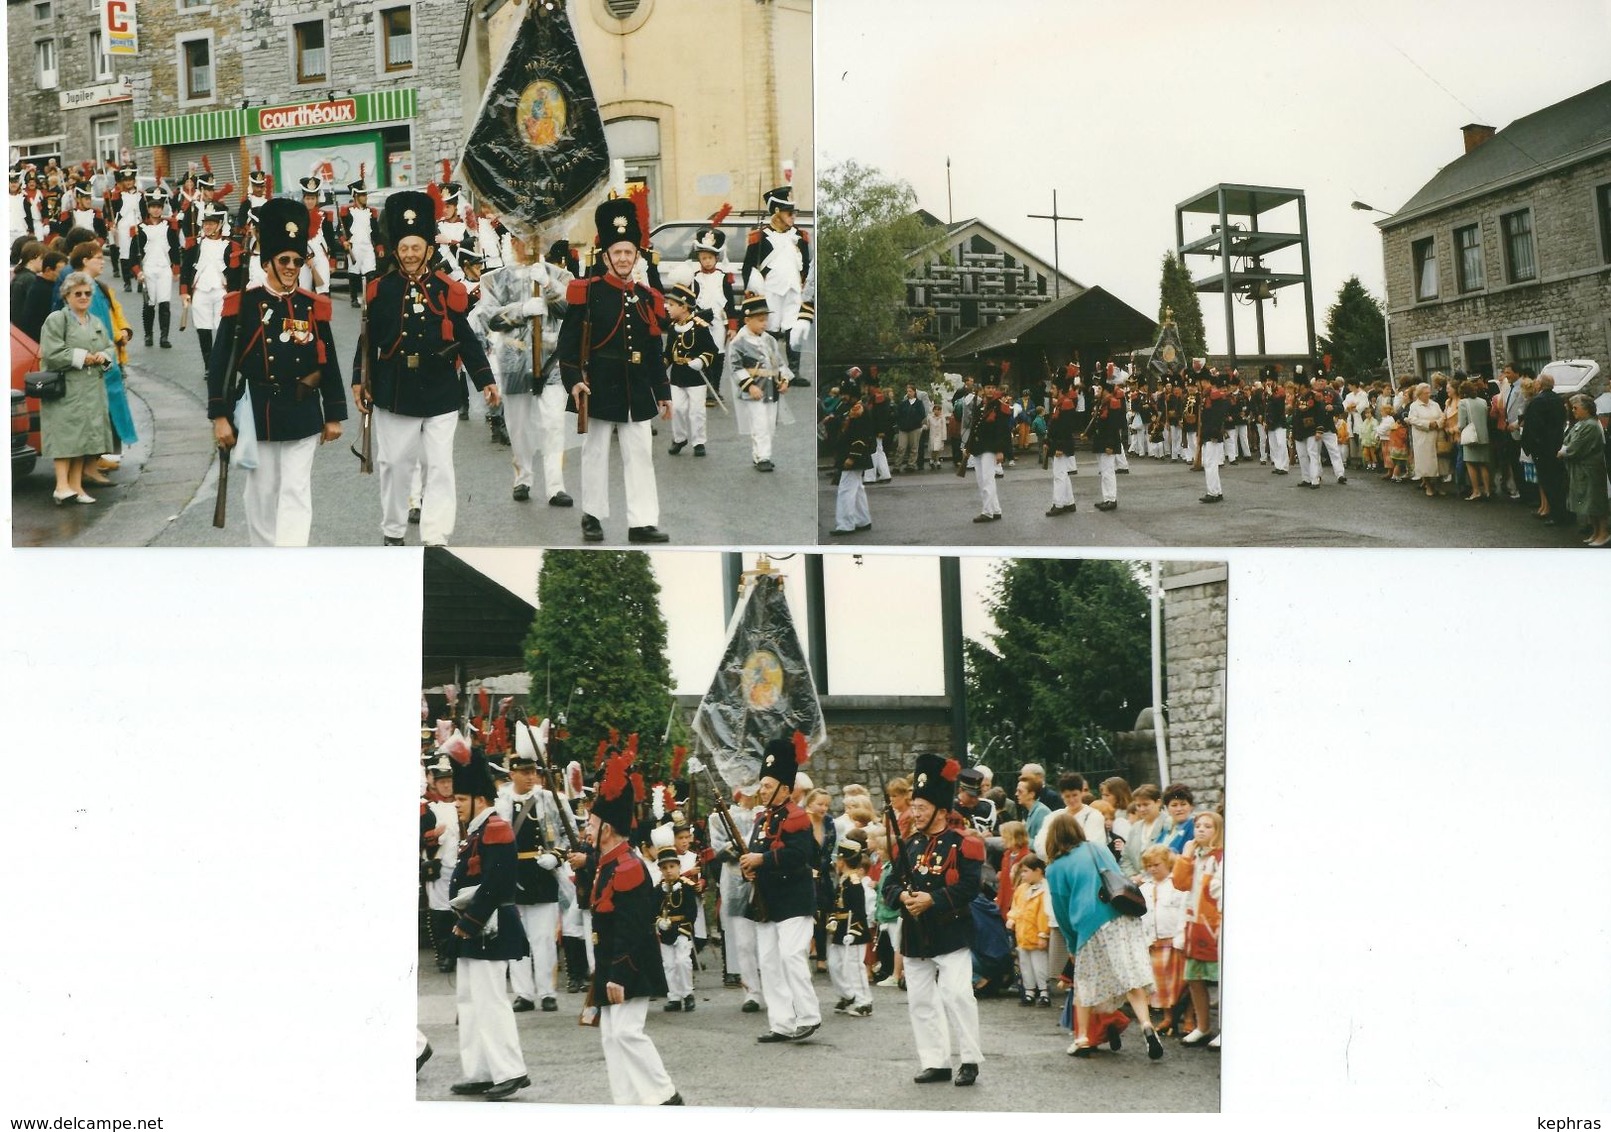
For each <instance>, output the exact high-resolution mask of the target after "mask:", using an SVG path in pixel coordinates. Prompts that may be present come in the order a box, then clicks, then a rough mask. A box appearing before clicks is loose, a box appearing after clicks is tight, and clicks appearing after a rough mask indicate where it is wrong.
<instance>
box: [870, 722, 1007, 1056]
mask: <svg viewBox="0 0 1611 1132" xmlns="http://www.w3.org/2000/svg"><path fill="white" fill-rule="evenodd" d="M961 769H962V768H961V766H960V764H958V762H957V761H956V760H955V759H947V758H945V757H944V756H943V755H936V754H927V753H925V754H920V755H918V756H917V766H916V768H915V769H914V771H913V774H912V805H911V817H912V836H911V837H909V838H907V839H906V840H905V842H903V843H902V845H901V848H900V852H901V860H902V864H901V865H900V867H898V868H896V867H891V868H888V869H885V870H884V881H883V883H884V886H885V888H884V892H885V901H886V903H890V904H894V903H896V902H897V901H898V902H899V905H900V908H901V919H902V929H901V954H902V955H903V956H905V959H906V990H907V999H906V1004H907V1009H908V1010H909V1011H910V1012H911V1016H912V1033H913V1035H914V1036H915V1037H916V1039H917V1059H918V1064H919V1065H921V1066H922V1072H921V1073H919V1074H918V1075H917V1076H916V1077H914V1078H913V1080H914V1081H916V1082H917V1083H918V1084H920V1085H927V1084H930V1083H933V1082H935V1081H950V1080H951V1079H952V1078H951V1068H950V1063H951V1041H952V1037H953V1035H954V1036H955V1038H956V1048H957V1057H958V1061H959V1066H958V1068H957V1072H956V1080H955V1084H957V1085H971V1084H973V1083H974V1081H975V1080H977V1079H978V1076H979V1063H980V1062H981V1061H983V1060H984V1054H983V1052H982V1051H981V1050H980V1048H979V1005H978V1003H977V1002H976V1001H975V999H974V997H973V953H972V945H973V915H972V913H971V911H970V910H969V907H968V905H969V904H970V903H971V902H972V900H973V898H974V897H975V896H976V895H978V892H979V873H980V869H981V867H982V866H983V865H984V859H985V845H984V841H983V839H981V838H980V837H979V835H978V834H976V833H975V832H974V831H973V828H972V826H971V825H970V824H969V823H968V821H967V819H966V818H964V817H963V816H962V815H961V814H958V813H956V812H954V811H953V810H952V808H951V807H952V802H953V799H954V796H955V791H956V780H957V776H958V775H959V774H960V773H961ZM903 882H904V883H903Z"/></svg>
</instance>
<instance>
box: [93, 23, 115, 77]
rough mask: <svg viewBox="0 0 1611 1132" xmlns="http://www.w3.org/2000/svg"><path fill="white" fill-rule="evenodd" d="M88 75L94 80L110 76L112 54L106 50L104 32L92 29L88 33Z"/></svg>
mask: <svg viewBox="0 0 1611 1132" xmlns="http://www.w3.org/2000/svg"><path fill="white" fill-rule="evenodd" d="M89 53H90V75H91V77H92V78H94V79H95V81H96V82H106V81H107V80H108V79H110V78H111V77H112V56H111V55H110V54H109V53H108V52H107V50H106V34H105V33H104V32H100V31H92V32H90V34H89Z"/></svg>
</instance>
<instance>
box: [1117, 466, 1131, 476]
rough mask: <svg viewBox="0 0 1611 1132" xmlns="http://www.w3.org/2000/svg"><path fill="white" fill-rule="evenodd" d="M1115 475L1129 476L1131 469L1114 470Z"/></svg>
mask: <svg viewBox="0 0 1611 1132" xmlns="http://www.w3.org/2000/svg"><path fill="white" fill-rule="evenodd" d="M1113 474H1114V475H1116V476H1127V475H1129V474H1130V469H1129V468H1114V469H1113Z"/></svg>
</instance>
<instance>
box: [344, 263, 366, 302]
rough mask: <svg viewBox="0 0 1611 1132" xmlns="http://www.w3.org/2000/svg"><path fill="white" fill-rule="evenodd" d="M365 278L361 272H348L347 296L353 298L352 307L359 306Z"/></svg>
mask: <svg viewBox="0 0 1611 1132" xmlns="http://www.w3.org/2000/svg"><path fill="white" fill-rule="evenodd" d="M363 287H364V277H363V274H362V273H361V272H357V271H349V272H347V294H348V295H350V296H352V305H353V306H357V305H358V292H359V291H361V290H363Z"/></svg>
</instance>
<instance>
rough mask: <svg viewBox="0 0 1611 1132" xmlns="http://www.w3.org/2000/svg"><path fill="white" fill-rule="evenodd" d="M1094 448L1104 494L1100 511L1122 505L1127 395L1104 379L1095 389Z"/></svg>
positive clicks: (1092, 396)
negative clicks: (1121, 467) (1120, 457)
mask: <svg viewBox="0 0 1611 1132" xmlns="http://www.w3.org/2000/svg"><path fill="white" fill-rule="evenodd" d="M1091 399H1092V408H1091V422H1090V424H1089V425H1087V426H1086V427H1087V428H1088V429H1089V430H1090V433H1091V450H1092V451H1093V452H1095V453H1096V467H1097V473H1098V482H1099V483H1100V484H1101V489H1102V498H1101V500H1100V501H1098V503H1097V505H1096V509H1097V510H1098V511H1117V510H1118V509H1119V481H1118V479H1117V478H1116V477H1117V476H1118V472H1119V467H1118V453H1120V452H1122V451H1123V450H1124V431H1125V421H1124V395H1123V394H1122V393H1121V392H1120V391H1119V390H1117V389H1106V388H1103V386H1102V383H1101V381H1100V380H1098V381H1097V383H1096V384H1095V385H1094V386H1093V387H1092V389H1091Z"/></svg>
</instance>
